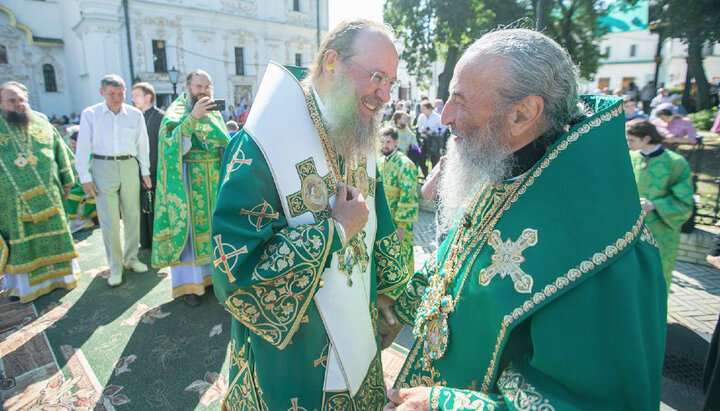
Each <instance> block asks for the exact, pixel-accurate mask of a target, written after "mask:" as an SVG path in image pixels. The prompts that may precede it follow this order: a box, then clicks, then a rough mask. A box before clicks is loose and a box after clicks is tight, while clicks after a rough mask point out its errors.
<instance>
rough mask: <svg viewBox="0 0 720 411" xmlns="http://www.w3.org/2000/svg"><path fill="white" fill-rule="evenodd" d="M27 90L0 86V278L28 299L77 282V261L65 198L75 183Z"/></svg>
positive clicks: (63, 148) (60, 145)
mask: <svg viewBox="0 0 720 411" xmlns="http://www.w3.org/2000/svg"><path fill="white" fill-rule="evenodd" d="M27 98H28V92H27V88H26V87H25V86H24V85H23V84H21V83H17V82H14V81H11V82H7V83H4V84H2V85H1V86H0V148H1V149H0V170H2V175H3V178H1V179H0V210H2V213H0V280H1V281H2V288H3V290H4V291H5V292H7V293H8V295H10V297H11V298H18V299H19V300H20V301H21V302H29V301H32V300H34V299H35V298H37V297H39V296H41V295H44V294H47V293H48V292H50V291H52V290H54V289H56V288H64V289H67V290H70V289H73V288H75V286H76V285H77V275H78V273H79V272H80V266H79V265H78V263H77V259H76V257H77V256H78V255H77V253H76V252H75V245H74V244H73V239H72V236H71V235H70V230H69V229H68V221H67V217H66V216H65V210H64V209H63V197H64V196H66V195H67V194H69V192H70V188H71V187H72V186H73V184H74V183H75V179H74V177H73V172H72V170H71V159H70V157H69V156H68V153H69V150H68V148H67V145H66V144H65V142H64V141H63V139H62V137H60V134H59V133H58V132H57V130H56V129H55V127H53V126H52V125H51V124H50V123H49V122H48V121H47V120H44V119H42V118H40V117H39V116H38V115H36V114H35V113H34V112H33V111H32V110H31V109H30V106H29V105H28V102H27Z"/></svg>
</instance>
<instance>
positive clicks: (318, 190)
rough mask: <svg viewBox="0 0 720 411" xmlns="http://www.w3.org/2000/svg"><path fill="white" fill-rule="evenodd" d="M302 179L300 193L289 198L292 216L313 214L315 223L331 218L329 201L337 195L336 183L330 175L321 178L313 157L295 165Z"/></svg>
mask: <svg viewBox="0 0 720 411" xmlns="http://www.w3.org/2000/svg"><path fill="white" fill-rule="evenodd" d="M295 169H296V170H297V172H298V176H299V177H300V182H301V184H302V185H301V187H300V191H297V192H295V193H293V194H290V195H289V196H287V202H288V208H289V209H290V216H292V217H297V216H299V215H301V214H303V213H306V212H308V211H309V212H311V213H312V215H313V217H314V218H315V221H320V220H324V219H326V218H328V217H330V214H331V212H332V210H331V209H330V203H329V202H328V200H329V199H330V196H331V195H332V194H334V193H335V183H334V182H333V178H332V175H331V174H330V173H328V174H326V175H325V176H324V177H321V176H320V175H319V174H318V171H317V168H316V167H315V161H314V160H313V159H312V157H310V158H308V159H306V160H304V161H302V162H300V163H298V164H296V165H295Z"/></svg>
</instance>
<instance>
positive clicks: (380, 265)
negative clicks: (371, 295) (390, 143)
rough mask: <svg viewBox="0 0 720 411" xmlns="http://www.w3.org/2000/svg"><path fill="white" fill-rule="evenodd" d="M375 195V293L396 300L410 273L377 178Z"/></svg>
mask: <svg viewBox="0 0 720 411" xmlns="http://www.w3.org/2000/svg"><path fill="white" fill-rule="evenodd" d="M375 193H376V194H375V211H376V212H377V232H376V234H375V246H374V247H373V248H374V260H375V275H376V276H377V284H378V285H377V291H378V293H379V294H385V295H387V296H389V297H391V298H392V299H396V298H397V297H398V296H399V295H400V294H401V293H402V292H403V287H404V286H405V284H406V283H407V282H408V280H409V279H410V273H408V272H407V266H406V265H405V264H404V263H403V261H402V253H401V249H400V239H399V238H398V235H397V231H396V229H395V223H394V222H393V219H392V215H391V214H390V208H389V207H388V204H387V198H386V197H385V190H384V188H383V184H382V181H381V179H379V178H378V179H377V181H376V183H375Z"/></svg>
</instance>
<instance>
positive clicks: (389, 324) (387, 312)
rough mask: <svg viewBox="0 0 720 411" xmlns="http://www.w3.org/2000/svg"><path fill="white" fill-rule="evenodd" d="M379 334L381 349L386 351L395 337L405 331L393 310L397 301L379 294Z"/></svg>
mask: <svg viewBox="0 0 720 411" xmlns="http://www.w3.org/2000/svg"><path fill="white" fill-rule="evenodd" d="M377 298H378V311H379V312H380V315H379V316H378V333H379V334H380V347H381V349H383V350H384V349H386V348H387V347H389V346H390V345H391V344H392V342H393V341H395V337H397V335H398V334H400V331H402V329H403V324H402V323H401V322H400V321H398V320H397V318H395V314H393V311H392V308H393V306H394V305H395V300H393V299H392V298H390V297H388V296H387V295H384V294H378V297H377Z"/></svg>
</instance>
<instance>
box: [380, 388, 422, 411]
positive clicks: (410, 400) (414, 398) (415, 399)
mask: <svg viewBox="0 0 720 411" xmlns="http://www.w3.org/2000/svg"><path fill="white" fill-rule="evenodd" d="M430 390H431V388H430V387H415V388H400V389H389V390H388V392H387V397H388V399H389V400H390V401H391V402H389V403H387V404H386V405H385V408H383V411H395V410H397V411H415V410H423V411H425V410H429V409H430Z"/></svg>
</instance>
